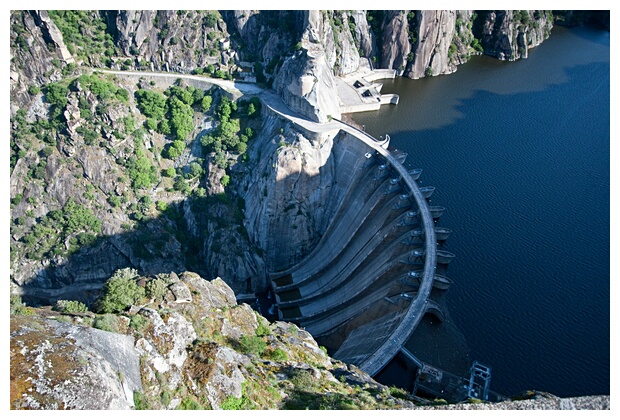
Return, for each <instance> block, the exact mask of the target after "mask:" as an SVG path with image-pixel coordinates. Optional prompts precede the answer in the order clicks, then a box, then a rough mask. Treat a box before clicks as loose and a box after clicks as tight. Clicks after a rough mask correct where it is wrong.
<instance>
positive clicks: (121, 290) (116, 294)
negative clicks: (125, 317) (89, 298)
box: [99, 268, 145, 313]
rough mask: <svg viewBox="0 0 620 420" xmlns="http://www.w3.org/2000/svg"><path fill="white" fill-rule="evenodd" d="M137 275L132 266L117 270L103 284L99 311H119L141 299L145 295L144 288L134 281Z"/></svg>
mask: <svg viewBox="0 0 620 420" xmlns="http://www.w3.org/2000/svg"><path fill="white" fill-rule="evenodd" d="M137 276H138V272H137V271H136V270H135V269H132V268H123V269H121V270H117V271H116V273H114V275H113V276H112V277H111V278H110V279H109V280H108V281H107V282H106V284H105V286H104V289H103V296H102V297H101V299H100V301H99V311H100V312H102V313H112V312H121V311H123V310H125V309H126V308H127V307H128V306H131V305H134V304H136V303H138V302H139V301H141V300H142V299H143V298H144V296H145V290H144V288H143V287H140V286H138V284H137V283H136V281H135V278H136V277H137Z"/></svg>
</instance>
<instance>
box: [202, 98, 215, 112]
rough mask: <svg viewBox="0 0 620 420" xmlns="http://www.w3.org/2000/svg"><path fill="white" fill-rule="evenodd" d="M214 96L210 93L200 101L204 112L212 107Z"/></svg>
mask: <svg viewBox="0 0 620 420" xmlns="http://www.w3.org/2000/svg"><path fill="white" fill-rule="evenodd" d="M212 102H213V98H212V97H211V96H210V95H205V96H204V97H203V98H202V100H201V101H200V109H201V110H202V112H207V111H208V110H209V109H210V108H211V103H212Z"/></svg>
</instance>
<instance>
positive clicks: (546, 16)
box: [482, 10, 553, 61]
mask: <svg viewBox="0 0 620 420" xmlns="http://www.w3.org/2000/svg"><path fill="white" fill-rule="evenodd" d="M482 18H483V19H484V24H483V25H484V26H483V30H482V45H483V47H484V53H485V54H488V55H493V56H495V57H497V58H499V59H500V60H508V61H514V60H517V59H519V58H527V54H528V50H529V49H530V48H533V47H536V46H538V45H540V44H541V43H542V42H543V41H544V40H545V39H547V38H548V37H549V34H550V32H551V28H552V27H553V18H552V17H551V15H550V13H549V12H548V11H544V10H495V11H489V12H488V13H487V14H486V16H482Z"/></svg>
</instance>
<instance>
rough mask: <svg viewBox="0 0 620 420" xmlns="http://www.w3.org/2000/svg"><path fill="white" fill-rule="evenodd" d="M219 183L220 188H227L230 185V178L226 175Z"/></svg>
mask: <svg viewBox="0 0 620 420" xmlns="http://www.w3.org/2000/svg"><path fill="white" fill-rule="evenodd" d="M220 183H221V184H222V187H225V186H227V185H228V184H229V183H230V176H228V175H224V176H222V177H221V178H220Z"/></svg>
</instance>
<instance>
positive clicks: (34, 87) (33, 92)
mask: <svg viewBox="0 0 620 420" xmlns="http://www.w3.org/2000/svg"><path fill="white" fill-rule="evenodd" d="M39 92H41V88H40V87H39V86H37V85H32V86H30V87H29V88H28V93H29V94H31V95H32V96H34V95H37V94H38V93H39Z"/></svg>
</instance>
